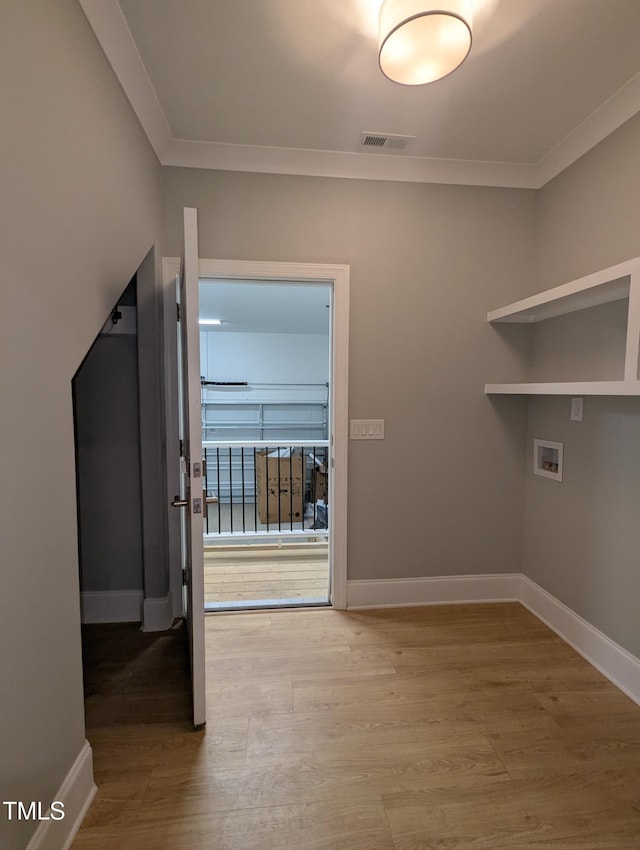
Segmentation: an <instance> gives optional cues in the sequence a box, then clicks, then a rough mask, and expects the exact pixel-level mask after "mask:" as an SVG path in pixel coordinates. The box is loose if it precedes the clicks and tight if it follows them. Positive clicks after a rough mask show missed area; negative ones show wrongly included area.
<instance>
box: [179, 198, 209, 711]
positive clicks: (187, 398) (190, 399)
mask: <svg viewBox="0 0 640 850" xmlns="http://www.w3.org/2000/svg"><path fill="white" fill-rule="evenodd" d="M177 297H178V305H179V306H178V395H179V402H180V423H179V429H180V445H181V455H182V456H181V458H180V466H181V472H182V474H181V485H180V496H179V497H178V498H177V499H176V500H174V502H173V503H172V504H173V505H174V506H176V507H180V508H181V514H182V518H183V519H182V566H183V577H184V585H185V594H184V611H185V616H186V619H187V626H188V631H189V651H190V657H191V681H192V686H193V725H194V726H195V727H196V728H199V727H202V726H204V724H205V723H206V691H205V657H204V552H203V538H202V532H203V513H202V512H203V510H204V499H203V475H202V473H203V464H202V425H201V421H200V397H201V388H200V336H199V327H198V213H197V210H195V209H192V208H185V210H184V248H183V256H182V263H181V268H180V279H179V285H178V293H177Z"/></svg>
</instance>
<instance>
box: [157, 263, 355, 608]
mask: <svg viewBox="0 0 640 850" xmlns="http://www.w3.org/2000/svg"><path fill="white" fill-rule="evenodd" d="M179 268H180V260H178V259H175V258H172V257H165V258H164V260H163V270H164V284H165V342H166V345H165V370H166V379H167V398H168V400H169V403H168V405H167V411H166V416H167V473H168V490H169V492H172V490H171V488H172V487H173V479H172V471H173V468H174V467H175V464H176V461H175V458H176V456H177V445H178V442H177V421H174V420H175V418H176V413H175V412H173V413H172V410H171V408H173V404H172V403H171V399H172V398H173V397H174V395H173V386H172V374H175V365H173V366H172V362H173V363H174V364H175V356H174V355H175V342H173V343H172V342H171V340H172V336H171V335H172V334H173V337H175V324H174V323H175V304H173V303H172V301H173V300H175V299H174V298H173V297H172V295H171V289H172V287H173V282H174V281H175V279H176V274H177V272H178V271H179ZM198 276H199V277H200V278H217V279H221V278H223V279H225V280H244V281H252V282H255V283H261V282H263V283H272V282H273V281H279V282H285V283H286V282H290V283H292V284H294V283H302V284H305V283H309V284H319V283H322V284H324V285H329V286H330V287H331V289H332V297H331V306H332V316H331V340H330V346H331V385H330V390H331V398H330V402H331V403H330V417H331V422H330V433H331V435H332V438H333V445H332V446H331V462H332V475H331V482H332V483H331V492H330V494H329V511H330V515H329V529H330V532H329V545H330V559H329V560H330V564H331V569H332V575H331V602H332V605H333V607H334V608H338V609H345V608H346V607H347V456H348V441H349V420H348V376H349V266H345V265H327V264H324V263H280V262H267V261H264V262H262V261H259V260H258V261H256V260H205V259H201V260H200V262H199V264H198ZM172 345H173V350H172ZM175 535H176V528H174V527H173V525H171V524H170V526H169V553H170V564H171V576H170V584H171V590H172V595H173V599H174V600H180V599H181V584H182V575H181V572H180V568H179V563H180V561H179V557H178V558H176V554H179V537H178V539H177V540H176V539H175ZM174 615H175V616H182V614H181V612H178V611H174Z"/></svg>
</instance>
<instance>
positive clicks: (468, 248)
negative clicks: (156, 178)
mask: <svg viewBox="0 0 640 850" xmlns="http://www.w3.org/2000/svg"><path fill="white" fill-rule="evenodd" d="M163 178H164V187H165V215H166V238H167V251H168V253H169V254H170V255H174V256H175V255H179V251H180V232H181V213H182V207H183V206H195V207H197V208H198V211H199V237H200V256H201V257H207V258H225V259H261V260H284V261H307V262H327V263H348V264H349V265H350V266H351V325H350V383H349V400H350V401H349V415H350V417H352V418H369V417H372V418H383V419H384V420H385V423H386V424H385V435H386V439H385V440H384V442H378V441H376V442H371V443H368V442H364V443H363V442H354V443H351V445H350V447H349V548H348V575H349V578H350V579H381V578H392V577H412V576H429V575H447V574H460V573H486V572H511V571H514V570H516V571H517V570H519V568H520V548H521V533H522V497H523V491H522V479H523V475H522V457H523V451H524V435H525V428H526V420H525V417H526V402H524V401H523V400H522V399H513V398H512V399H499V400H498V401H493V402H492V401H490V400H489V399H488V398H487V397H486V396H485V395H484V392H483V390H484V384H485V382H486V381H487V380H491V379H492V377H493V378H494V379H496V380H501V379H503V378H502V376H504V375H506V374H507V373H508V374H509V375H510V376H512V377H513V378H514V379H517V378H518V377H521V376H522V373H523V368H524V353H525V352H524V349H523V348H522V347H520V348H518V346H517V345H516V344H515V343H514V342H512V340H511V338H510V337H509V334H507V335H501V334H497V333H494V332H493V329H492V328H490V327H489V326H488V325H487V324H486V313H487V310H489V309H491V308H493V307H497V306H499V305H501V304H502V303H504V302H508V301H510V300H512V299H513V298H517V297H518V296H519V295H524V294H525V293H526V292H529V291H531V289H532V288H533V286H534V280H533V277H532V274H531V269H532V263H533V235H534V215H535V194H534V193H533V192H528V191H513V190H502V189H483V188H467V187H459V186H429V185H412V184H400V183H384V182H376V181H371V182H366V181H350V180H334V179H322V178H307V177H290V176H276V175H257V174H238V173H229V172H211V171H203V170H191V169H176V168H167V169H163Z"/></svg>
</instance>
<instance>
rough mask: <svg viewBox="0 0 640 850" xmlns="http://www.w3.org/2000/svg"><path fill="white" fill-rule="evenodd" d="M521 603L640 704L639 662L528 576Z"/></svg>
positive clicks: (522, 591) (522, 585)
mask: <svg viewBox="0 0 640 850" xmlns="http://www.w3.org/2000/svg"><path fill="white" fill-rule="evenodd" d="M520 588H521V590H520V600H519V601H520V602H521V603H522V605H524V607H525V608H528V609H529V611H531V613H532V614H535V616H536V617H537V618H538V619H539V620H542V622H543V623H545V624H546V625H547V626H549V628H550V629H552V630H553V631H554V632H555V633H556V634H557V635H559V636H560V637H561V638H562V639H563V640H564V641H566V642H567V643H568V644H569V646H572V647H573V648H574V649H575V650H576V652H579V653H580V655H582V657H583V658H585V659H586V660H587V661H588V662H589V664H591V665H592V666H593V667H595V668H596V670H599V671H600V672H601V673H602V674H603V675H604V676H606V677H607V679H609V681H611V682H613V684H614V685H616V687H618V688H620V690H621V691H622V692H623V693H625V694H626V695H627V696H628V697H630V698H631V699H632V700H633V701H634V702H636V703H638V705H640V659H638V658H636V657H635V655H632V654H631V653H630V652H627V650H626V649H623V647H621V646H620V645H619V644H617V643H615V642H614V641H612V640H611V638H608V637H607V636H606V635H605V634H603V633H602V632H601V631H599V630H598V629H596V628H595V627H594V626H592V625H591V624H590V623H588V622H587V621H586V620H584V619H583V618H582V617H580V616H579V615H578V614H576V613H575V612H574V611H572V610H571V608H567V606H566V605H564V604H563V603H562V602H560V600H558V599H556V598H555V596H552V595H551V594H550V593H547V591H546V590H543V588H541V587H540V586H539V585H537V584H536V583H535V582H533V581H531V579H529V578H527V576H524V575H523V576H522V578H521V583H520Z"/></svg>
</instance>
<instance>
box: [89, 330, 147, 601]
mask: <svg viewBox="0 0 640 850" xmlns="http://www.w3.org/2000/svg"><path fill="white" fill-rule="evenodd" d="M74 385H75V393H74V397H75V411H76V438H77V446H78V449H77V464H78V504H79V521H80V532H81V534H80V577H81V582H80V584H81V590H82V591H110V590H142V587H143V583H142V510H141V487H140V441H139V438H138V418H139V417H138V408H139V398H138V356H137V337H136V335H135V334H126V335H125V334H111V335H101V336H99V337H98V339H97V340H96V342H95V343H94V345H93V347H92V348H91V351H90V352H89V354H88V356H87V358H86V360H85V361H84V363H83V364H82V366H81V367H80V370H79V372H78V374H77V375H76V378H75V381H74Z"/></svg>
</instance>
